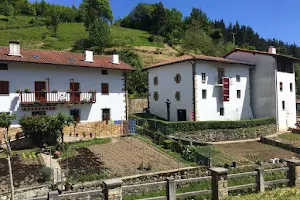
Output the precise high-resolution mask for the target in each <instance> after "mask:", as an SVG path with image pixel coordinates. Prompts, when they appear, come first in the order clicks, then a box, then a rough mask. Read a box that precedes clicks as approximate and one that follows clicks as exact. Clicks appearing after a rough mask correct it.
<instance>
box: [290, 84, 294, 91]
mask: <svg viewBox="0 0 300 200" xmlns="http://www.w3.org/2000/svg"><path fill="white" fill-rule="evenodd" d="M293 91H294V89H293V83H290V92H293Z"/></svg>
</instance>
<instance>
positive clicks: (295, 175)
mask: <svg viewBox="0 0 300 200" xmlns="http://www.w3.org/2000/svg"><path fill="white" fill-rule="evenodd" d="M286 162H287V166H288V168H289V170H288V173H287V178H288V179H289V184H288V185H289V186H290V187H293V186H299V185H300V160H296V159H288V160H286Z"/></svg>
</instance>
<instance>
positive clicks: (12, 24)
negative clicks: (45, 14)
mask: <svg viewBox="0 0 300 200" xmlns="http://www.w3.org/2000/svg"><path fill="white" fill-rule="evenodd" d="M32 19H34V20H35V17H32V16H16V18H13V17H9V18H8V19H7V17H6V16H3V15H0V29H1V30H2V29H11V28H22V27H28V26H33V25H32V24H30V23H29V22H30V20H32ZM37 20H38V22H39V24H41V23H44V22H42V21H43V20H44V19H43V18H38V19H37Z"/></svg>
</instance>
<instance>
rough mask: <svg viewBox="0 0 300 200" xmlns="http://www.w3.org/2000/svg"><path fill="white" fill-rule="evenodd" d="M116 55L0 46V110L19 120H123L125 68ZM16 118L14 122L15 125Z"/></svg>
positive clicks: (16, 44)
mask: <svg viewBox="0 0 300 200" xmlns="http://www.w3.org/2000/svg"><path fill="white" fill-rule="evenodd" d="M132 69H133V68H132V67H131V66H129V65H127V64H125V63H124V62H121V61H119V57H118V56H117V55H113V56H97V55H93V52H92V51H85V54H80V53H70V52H62V51H49V50H32V49H20V43H19V42H10V44H9V47H8V48H7V47H0V111H1V112H12V113H16V114H17V116H18V118H20V117H21V116H31V115H52V114H57V113H59V112H63V113H66V114H71V115H73V116H74V117H75V118H76V119H77V120H79V121H81V122H94V121H101V120H107V119H111V120H126V119H127V108H126V88H125V81H126V80H125V79H126V76H125V73H124V72H125V71H130V70H132ZM16 123H17V121H16V122H15V124H16Z"/></svg>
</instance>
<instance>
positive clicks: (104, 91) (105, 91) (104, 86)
mask: <svg viewBox="0 0 300 200" xmlns="http://www.w3.org/2000/svg"><path fill="white" fill-rule="evenodd" d="M101 91H102V94H109V90H108V83H102V84H101Z"/></svg>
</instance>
